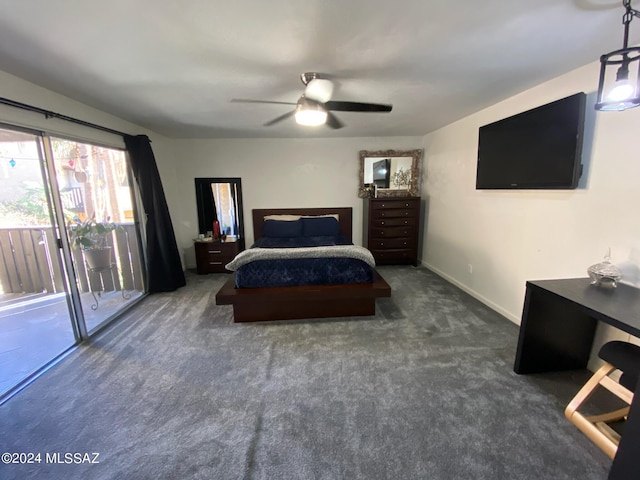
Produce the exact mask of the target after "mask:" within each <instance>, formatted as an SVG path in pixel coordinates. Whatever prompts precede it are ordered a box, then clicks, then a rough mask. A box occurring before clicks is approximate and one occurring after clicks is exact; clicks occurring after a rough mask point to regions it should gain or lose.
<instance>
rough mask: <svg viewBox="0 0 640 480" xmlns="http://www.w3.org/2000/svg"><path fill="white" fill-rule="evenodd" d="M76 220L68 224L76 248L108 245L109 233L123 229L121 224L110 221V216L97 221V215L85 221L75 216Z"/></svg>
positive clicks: (85, 248)
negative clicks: (104, 219)
mask: <svg viewBox="0 0 640 480" xmlns="http://www.w3.org/2000/svg"><path fill="white" fill-rule="evenodd" d="M74 222H75V223H73V222H70V223H69V225H68V227H69V235H70V237H71V243H72V245H73V246H74V247H75V248H81V249H83V250H94V249H100V248H105V247H107V246H108V245H107V237H108V235H109V234H111V232H113V231H114V230H122V227H121V226H119V225H116V224H115V223H113V222H111V221H110V217H107V219H106V221H102V222H98V221H96V219H95V216H94V217H91V218H89V219H88V220H85V221H84V222H83V221H81V220H80V218H79V217H74Z"/></svg>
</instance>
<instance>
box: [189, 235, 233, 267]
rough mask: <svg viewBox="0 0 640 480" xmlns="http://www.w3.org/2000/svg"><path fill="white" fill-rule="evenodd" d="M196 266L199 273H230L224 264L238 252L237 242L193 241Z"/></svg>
mask: <svg viewBox="0 0 640 480" xmlns="http://www.w3.org/2000/svg"><path fill="white" fill-rule="evenodd" d="M194 245H195V249H196V266H197V270H198V273H199V274H200V275H202V274H205V273H231V272H230V271H229V270H227V269H226V268H224V266H225V265H226V264H227V263H229V262H230V261H231V260H233V259H234V257H235V256H236V255H237V254H238V252H239V248H238V247H239V244H238V242H220V241H219V240H215V241H197V240H196V241H195V242H194Z"/></svg>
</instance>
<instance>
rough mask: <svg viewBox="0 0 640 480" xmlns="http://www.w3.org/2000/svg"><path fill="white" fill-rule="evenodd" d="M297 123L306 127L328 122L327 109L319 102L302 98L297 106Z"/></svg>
mask: <svg viewBox="0 0 640 480" xmlns="http://www.w3.org/2000/svg"><path fill="white" fill-rule="evenodd" d="M295 118H296V123H297V124H298V125H304V126H306V127H317V126H320V125H324V124H325V123H327V111H326V110H325V109H324V108H322V105H320V104H319V103H315V102H311V101H309V100H307V99H306V98H304V97H303V98H301V99H300V101H299V102H298V106H297V107H296V113H295Z"/></svg>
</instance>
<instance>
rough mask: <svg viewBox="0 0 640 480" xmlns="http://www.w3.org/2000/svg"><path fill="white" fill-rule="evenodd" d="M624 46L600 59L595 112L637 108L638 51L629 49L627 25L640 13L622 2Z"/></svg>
mask: <svg viewBox="0 0 640 480" xmlns="http://www.w3.org/2000/svg"><path fill="white" fill-rule="evenodd" d="M622 5H623V6H624V7H625V14H624V16H623V17H622V23H623V24H624V42H623V45H622V48H621V49H620V50H616V51H613V52H610V53H607V54H605V55H602V56H601V57H600V81H599V82H598V98H597V101H596V105H595V107H596V110H603V111H622V110H627V109H628V108H633V107H637V106H638V105H640V47H629V24H630V23H631V20H633V18H634V17H638V16H640V12H638V11H637V10H634V9H633V8H631V0H623V2H622Z"/></svg>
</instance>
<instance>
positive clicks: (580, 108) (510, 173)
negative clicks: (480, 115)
mask: <svg viewBox="0 0 640 480" xmlns="http://www.w3.org/2000/svg"><path fill="white" fill-rule="evenodd" d="M585 103H586V95H585V94H584V93H582V92H580V93H576V94H575V95H571V96H569V97H566V98H563V99H560V100H556V101H555V102H551V103H549V104H547V105H543V106H541V107H537V108H534V109H532V110H528V111H526V112H523V113H519V114H517V115H514V116H512V117H509V118H505V119H503V120H499V121H497V122H494V123H490V124H489V125H485V126H483V127H480V131H479V139H478V168H477V171H476V189H478V190H480V189H572V188H576V187H577V186H578V180H579V179H580V175H581V174H582V163H581V157H582V139H583V132H584V112H585Z"/></svg>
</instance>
